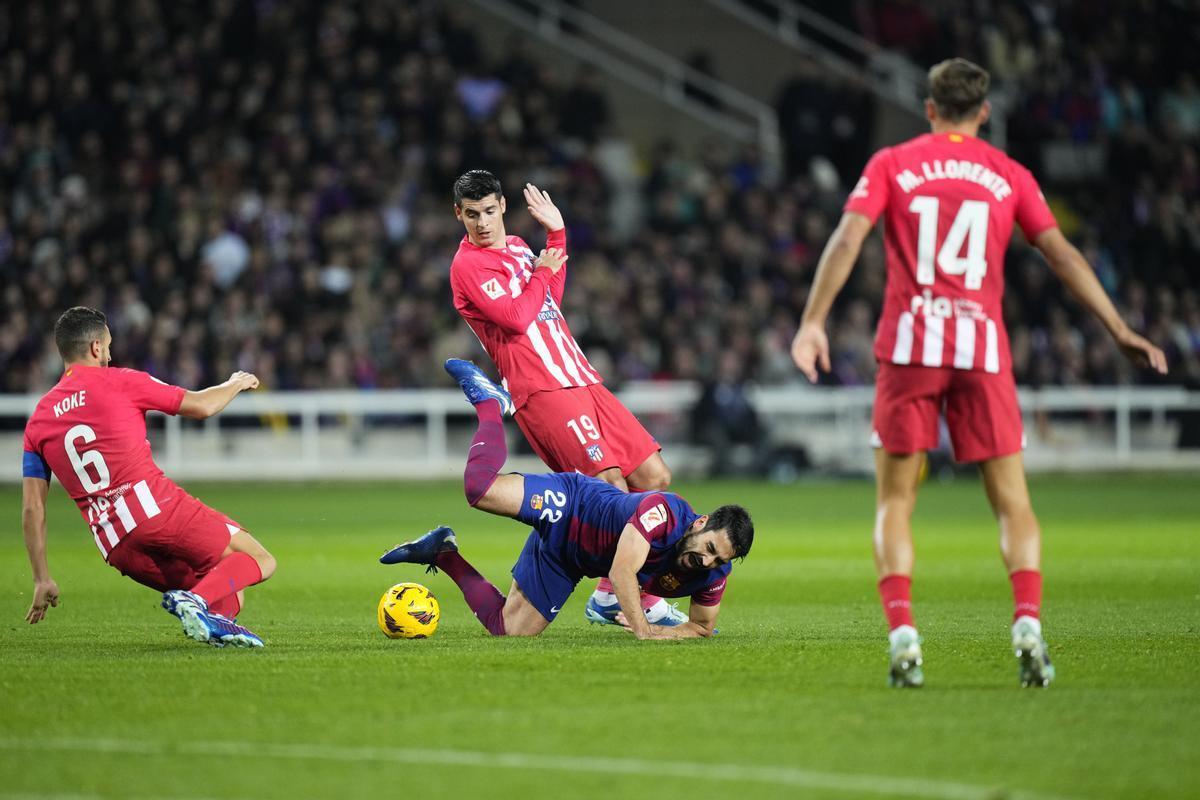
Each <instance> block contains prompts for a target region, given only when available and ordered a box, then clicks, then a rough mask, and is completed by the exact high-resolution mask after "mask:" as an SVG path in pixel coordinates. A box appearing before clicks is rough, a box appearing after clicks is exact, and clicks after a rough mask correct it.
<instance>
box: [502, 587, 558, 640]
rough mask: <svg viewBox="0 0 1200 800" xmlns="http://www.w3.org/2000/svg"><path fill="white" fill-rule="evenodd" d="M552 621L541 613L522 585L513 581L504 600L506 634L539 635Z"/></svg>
mask: <svg viewBox="0 0 1200 800" xmlns="http://www.w3.org/2000/svg"><path fill="white" fill-rule="evenodd" d="M549 624H550V621H549V620H547V619H546V618H545V617H543V616H542V615H541V612H539V611H538V610H537V609H536V608H534V607H533V604H532V603H530V602H529V598H528V597H526V596H525V593H524V592H522V591H521V587H520V586H518V585H517V582H516V581H513V583H512V588H511V589H509V590H508V597H507V598H506V599H505V601H504V631H505V635H506V636H537V635H538V634H539V633H541V632H542V631H544V630H546V626H547V625H549Z"/></svg>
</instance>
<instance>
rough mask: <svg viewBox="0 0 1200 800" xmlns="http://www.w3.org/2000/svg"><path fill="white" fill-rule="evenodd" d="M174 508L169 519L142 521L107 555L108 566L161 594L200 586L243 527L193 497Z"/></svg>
mask: <svg viewBox="0 0 1200 800" xmlns="http://www.w3.org/2000/svg"><path fill="white" fill-rule="evenodd" d="M172 505H174V506H175V507H174V509H172V510H171V512H170V513H169V514H165V515H163V516H165V517H166V519H164V520H162V522H159V520H158V519H154V520H150V521H148V522H144V523H142V524H141V525H139V526H138V527H137V529H136V530H134V532H133V533H131V534H129V535H128V536H126V537H125V538H124V539H122V540H121V541H120V542H119V543H118V544H117V546H116V547H114V548H113V551H112V552H111V553H109V554H108V563H109V565H110V566H113V567H116V568H117V569H118V570H120V572H121V574H122V575H126V576H128V577H130V578H132V579H133V580H135V581H137V582H138V583H140V584H142V585H143V586H149V587H150V588H151V589H155V590H157V591H160V592H166V591H169V590H171V589H190V588H192V587H193V586H195V585H196V583H197V582H198V581H199V580H200V579H201V578H203V577H204V576H205V575H206V574H208V571H209V570H210V569H212V568H213V567H215V566H216V565H217V562H218V561H220V560H221V557H222V556H223V555H224V554H225V549H226V548H227V547H229V540H230V538H231V537H232V536H233V534H234V533H236V532H237V531H239V530H241V529H242V526H241V525H238V524H237V523H236V522H234V521H233V520H232V519H230V518H229V517H227V516H225V515H224V514H222V513H221V512H219V511H216V510H214V509H211V508H209V507H208V506H206V505H204V503H201V502H200V501H199V500H197V499H196V498H194V497H192V496H191V495H188V494H185V495H183V497H182V498H181V499H180V500H179V502H178V503H173V504H172Z"/></svg>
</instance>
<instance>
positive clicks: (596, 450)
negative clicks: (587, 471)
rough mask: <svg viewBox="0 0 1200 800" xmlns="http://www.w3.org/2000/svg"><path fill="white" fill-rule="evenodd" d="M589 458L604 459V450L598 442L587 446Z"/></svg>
mask: <svg viewBox="0 0 1200 800" xmlns="http://www.w3.org/2000/svg"><path fill="white" fill-rule="evenodd" d="M587 454H588V458H590V459H591V460H592V461H603V460H604V451H603V450H601V449H600V445H598V444H589V445H588V448H587Z"/></svg>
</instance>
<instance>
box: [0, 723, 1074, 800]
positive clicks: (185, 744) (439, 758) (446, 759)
mask: <svg viewBox="0 0 1200 800" xmlns="http://www.w3.org/2000/svg"><path fill="white" fill-rule="evenodd" d="M0 750H10V751H34V752H44V751H46V750H59V751H64V752H91V753H105V754H120V755H134V756H220V757H225V758H234V757H242V758H276V759H292V760H299V761H311V760H320V761H341V762H347V763H398V764H423V765H426V766H428V765H430V764H437V765H441V766H452V767H481V768H485V769H515V770H545V771H552V772H594V773H600V774H606V775H611V774H620V775H635V776H645V777H652V778H659V779H661V778H678V779H683V780H688V779H690V780H696V781H713V780H717V781H729V782H734V783H764V784H772V785H776V786H791V787H795V788H800V789H819V790H823V791H830V792H855V793H858V794H869V795H880V796H885V797H922V798H936V799H937V800H994V798H996V797H1004V798H1006V800H1066V798H1059V797H1052V796H1050V795H1044V794H1037V793H1033V792H1021V791H1010V790H1006V789H1004V788H1003V787H998V786H978V785H973V784H969V783H954V782H949V781H939V780H924V779H920V778H904V777H890V776H886V775H853V774H846V773H836V772H818V771H815V770H808V769H800V768H797V767H780V766H757V765H749V764H719V763H717V764H705V763H701V762H686V761H646V760H642V759H636V758H601V757H595V756H560V755H549V754H538V753H486V752H482V751H474V750H421V749H413V748H400V747H348V746H342V745H324V744H276V743H273V742H220V741H207V742H206V741H194V740H192V741H174V742H170V743H159V742H145V741H134V740H124V739H90V738H89V739H79V738H46V739H40V738H39V739H16V738H0ZM45 797H55V796H54V795H46V796H45Z"/></svg>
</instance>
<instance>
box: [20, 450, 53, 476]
mask: <svg viewBox="0 0 1200 800" xmlns="http://www.w3.org/2000/svg"><path fill="white" fill-rule="evenodd" d="M21 477H23V478H41V479H42V480H44V481H48V480H50V465H49V464H47V463H46V459H44V458H42V455H41V453H35V452H33V451H32V450H26V451H25V453H24V455H23V456H22V457H21Z"/></svg>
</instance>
